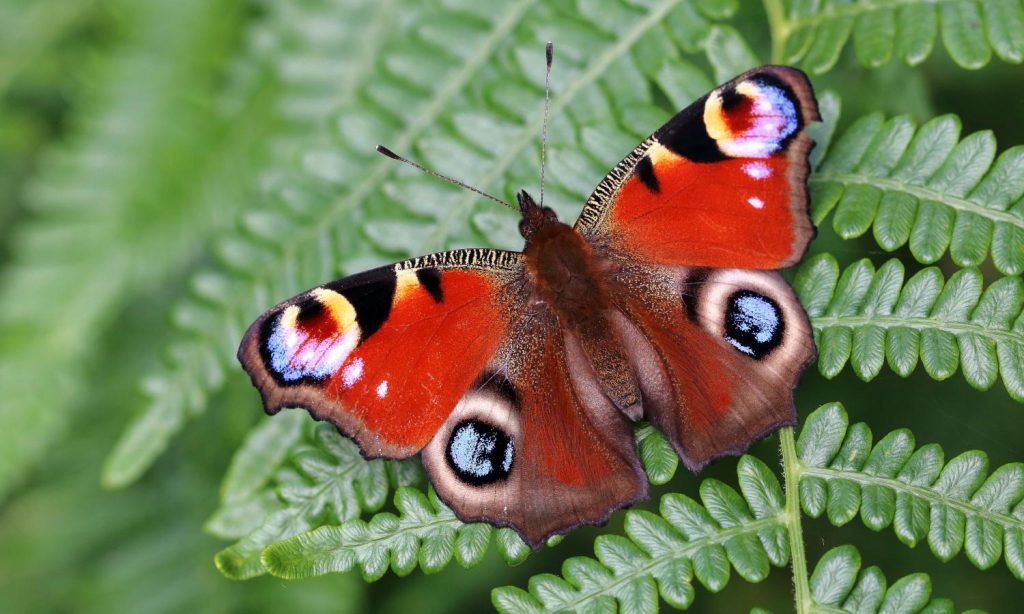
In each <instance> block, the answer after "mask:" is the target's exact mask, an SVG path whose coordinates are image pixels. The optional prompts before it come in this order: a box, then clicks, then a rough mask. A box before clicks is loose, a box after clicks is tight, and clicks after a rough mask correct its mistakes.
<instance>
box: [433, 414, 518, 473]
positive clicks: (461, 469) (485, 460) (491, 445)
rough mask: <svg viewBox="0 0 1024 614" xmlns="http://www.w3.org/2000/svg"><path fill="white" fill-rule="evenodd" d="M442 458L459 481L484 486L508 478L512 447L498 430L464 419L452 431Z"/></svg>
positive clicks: (485, 424) (513, 449)
mask: <svg viewBox="0 0 1024 614" xmlns="http://www.w3.org/2000/svg"><path fill="white" fill-rule="evenodd" d="M444 456H445V460H447V461H448V466H449V467H451V469H452V471H454V472H455V476H456V477H458V478H459V480H460V481H462V482H465V483H467V484H472V485H473V486H483V485H485V484H492V483H494V482H497V481H499V480H504V479H505V478H507V477H508V474H509V472H510V471H511V470H512V461H513V460H514V457H515V446H514V445H513V443H512V438H511V437H509V436H508V435H507V434H506V433H505V432H504V431H502V430H501V429H499V428H497V427H495V426H492V425H490V424H488V423H486V422H483V421H481V420H463V421H462V422H460V423H458V424H456V425H455V428H453V429H452V434H451V437H450V438H449V439H448V445H447V446H446V447H445V454H444Z"/></svg>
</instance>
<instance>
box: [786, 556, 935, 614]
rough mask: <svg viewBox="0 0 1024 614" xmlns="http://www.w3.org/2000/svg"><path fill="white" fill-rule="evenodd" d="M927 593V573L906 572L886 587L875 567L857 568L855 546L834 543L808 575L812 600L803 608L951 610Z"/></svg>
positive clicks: (861, 613) (908, 613) (862, 612)
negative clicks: (906, 574)
mask: <svg viewBox="0 0 1024 614" xmlns="http://www.w3.org/2000/svg"><path fill="white" fill-rule="evenodd" d="M858 572H860V573H858ZM931 594H932V581H931V578H929V577H928V575H927V574H923V573H915V574H910V575H908V576H904V577H902V578H900V579H899V580H896V581H895V582H893V583H892V586H889V585H888V582H887V581H886V579H885V574H883V573H882V570H881V569H879V568H878V567H877V566H874V565H872V566H871V567H868V568H866V569H863V570H861V559H860V552H858V551H857V549H856V548H854V547H853V546H849V545H846V546H838V547H836V548H832V549H831V550H829V551H828V552H826V553H825V554H823V555H822V557H821V559H820V560H819V561H818V564H817V565H815V567H814V572H813V573H812V574H811V598H812V599H813V603H812V604H810V607H808V608H807V609H806V611H807V612H812V613H814V614H819V613H820V614H826V613H839V612H856V613H858V614H873V613H875V612H879V613H881V612H887V613H896V612H900V613H901V614H904V613H905V614H917V613H919V612H920V613H928V614H940V613H948V614H952V613H953V612H955V610H954V609H953V602H952V601H950V600H948V599H941V598H940V599H932V598H931Z"/></svg>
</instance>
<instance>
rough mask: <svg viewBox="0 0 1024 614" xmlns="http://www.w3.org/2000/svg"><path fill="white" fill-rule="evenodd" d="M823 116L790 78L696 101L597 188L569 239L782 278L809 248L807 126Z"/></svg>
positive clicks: (799, 77)
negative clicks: (777, 272) (771, 272)
mask: <svg viewBox="0 0 1024 614" xmlns="http://www.w3.org/2000/svg"><path fill="white" fill-rule="evenodd" d="M817 119H819V117H818V108H817V103H816V102H815V99H814V93H813V91H812V90H811V85H810V83H809V82H808V80H807V77H806V76H805V75H804V74H803V73H802V72H800V71H799V70H796V69H794V68H786V67H781V66H764V67H761V68H757V69H754V70H751V71H748V72H746V73H744V74H742V75H740V76H738V77H736V78H735V79H733V80H732V81H729V82H728V83H726V84H724V85H722V86H720V87H718V88H717V89H715V90H714V91H712V92H711V93H710V94H708V95H706V96H704V97H702V98H700V99H699V100H697V101H696V102H694V103H693V104H691V105H690V106H689V107H687V108H686V109H684V110H683V111H681V112H680V113H679V114H677V115H676V116H675V117H673V118H672V119H671V120H670V121H669V122H668V123H667V124H665V125H664V126H662V128H661V129H659V130H658V131H657V132H655V133H654V134H653V135H652V136H651V137H650V138H648V139H647V140H646V141H644V142H643V143H641V144H640V146H638V147H637V148H636V149H635V150H633V152H632V153H631V154H630V155H629V156H627V157H626V158H625V159H624V160H623V161H622V162H620V163H619V164H618V165H616V167H615V168H614V169H613V170H612V172H611V173H610V174H609V175H608V176H607V177H605V179H604V180H602V181H601V183H600V184H598V186H597V188H596V189H595V190H594V193H593V194H592V195H591V197H590V198H589V199H588V200H587V204H586V206H585V207H584V210H583V212H582V213H581V215H580V219H579V220H578V221H577V222H576V230H577V231H578V232H580V233H581V234H583V235H584V236H587V237H588V238H590V239H591V240H592V241H595V242H598V243H603V244H606V245H607V246H608V247H610V248H612V249H614V250H615V251H619V252H625V253H628V254H632V255H633V256H634V257H636V258H639V259H641V260H646V261H649V262H656V263H661V264H682V265H687V266H705V267H736V268H746V269H777V268H781V267H785V266H789V265H791V264H794V263H796V262H797V261H798V260H799V259H800V257H801V256H802V255H803V253H804V251H805V250H806V248H807V244H808V243H809V242H810V240H811V239H812V238H813V237H814V232H815V231H814V226H813V224H812V223H811V219H810V215H809V213H808V207H807V202H808V201H807V174H808V165H807V156H808V154H809V152H810V150H811V147H812V145H813V141H811V139H810V138H809V137H808V136H807V135H806V133H805V128H806V126H807V124H808V122H810V121H813V120H817Z"/></svg>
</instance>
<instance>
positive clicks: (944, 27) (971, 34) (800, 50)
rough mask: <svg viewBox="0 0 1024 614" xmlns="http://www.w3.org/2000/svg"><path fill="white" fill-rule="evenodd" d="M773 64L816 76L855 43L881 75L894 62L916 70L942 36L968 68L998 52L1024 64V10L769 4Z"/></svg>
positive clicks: (1007, 0)
mask: <svg viewBox="0 0 1024 614" xmlns="http://www.w3.org/2000/svg"><path fill="white" fill-rule="evenodd" d="M765 4H766V5H768V7H769V8H768V12H769V16H770V19H771V21H772V31H773V38H774V39H775V40H774V41H773V43H774V48H775V53H773V58H774V59H775V61H778V62H782V63H786V64H794V63H797V62H799V63H800V64H802V65H803V66H804V67H806V68H807V69H808V70H810V71H811V72H813V73H819V74H820V73H823V72H826V71H828V70H830V69H831V68H832V67H833V66H835V64H836V61H838V59H839V54H840V52H841V51H842V50H843V47H845V46H846V44H847V42H848V41H849V40H850V37H851V36H852V37H853V46H854V51H855V52H856V56H857V59H858V60H859V61H860V63H861V64H863V65H864V66H867V67H871V68H876V67H878V66H881V65H882V64H885V63H886V62H888V61H889V60H890V59H891V58H892V57H893V56H896V57H898V58H899V59H900V60H902V61H903V62H906V63H907V64H909V65H911V66H914V65H917V64H920V63H921V62H923V61H924V60H925V59H926V58H927V57H928V56H929V55H931V52H932V48H933V47H934V45H935V39H936V38H938V36H939V35H940V33H941V35H942V41H943V43H944V44H945V47H946V51H948V52H949V55H950V57H952V58H953V61H955V62H956V63H957V64H959V65H960V66H963V67H964V68H971V69H976V68H981V67H982V66H984V65H986V64H988V62H989V60H990V59H991V57H992V54H993V52H994V53H995V55H996V56H997V57H999V58H1001V59H1002V60H1005V61H1007V62H1012V63H1014V64H1019V63H1020V62H1021V61H1022V60H1024V8H1022V7H1021V4H1020V2H1017V1H1016V0H988V1H983V0H938V1H937V2H936V1H930V0H858V1H856V2H844V1H842V0H824V1H822V2H812V1H808V0H788V1H785V2H784V1H783V0H769V1H768V2H766V3H765Z"/></svg>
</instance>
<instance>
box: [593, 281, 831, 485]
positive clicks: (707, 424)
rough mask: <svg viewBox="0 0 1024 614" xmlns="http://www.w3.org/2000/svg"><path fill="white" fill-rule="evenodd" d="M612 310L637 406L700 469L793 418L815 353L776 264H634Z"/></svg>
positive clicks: (805, 323)
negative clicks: (761, 267)
mask: <svg viewBox="0 0 1024 614" xmlns="http://www.w3.org/2000/svg"><path fill="white" fill-rule="evenodd" d="M615 283H616V285H617V287H618V291H617V292H615V293H614V296H615V297H617V300H616V304H617V307H618V309H619V310H620V311H619V313H618V314H616V315H614V316H613V317H612V318H611V322H612V326H613V328H614V329H615V330H616V332H617V334H618V335H619V337H620V339H622V341H623V344H624V347H626V348H627V350H626V351H627V353H628V354H629V357H630V360H631V363H632V365H633V368H634V372H635V373H636V375H637V378H638V380H639V382H640V387H641V390H642V391H643V395H644V400H643V404H644V414H645V416H646V418H647V419H648V420H650V421H651V422H652V423H654V425H655V426H657V427H658V429H659V430H660V431H662V432H663V433H664V434H665V435H666V436H667V437H668V438H669V440H670V441H671V442H672V444H673V446H674V447H675V449H676V451H677V452H678V453H679V455H680V457H681V458H682V459H683V462H684V463H685V464H686V466H687V467H688V468H690V469H691V470H694V471H697V470H699V469H700V468H701V467H703V466H704V465H706V464H707V463H708V462H709V461H711V460H713V459H715V458H718V457H720V456H723V455H735V454H741V453H743V452H744V451H745V450H746V449H747V447H748V446H749V445H750V444H751V443H752V442H753V441H756V440H758V439H760V438H761V437H764V436H765V435H767V434H768V433H769V432H771V431H774V430H775V429H776V428H778V427H780V426H784V425H792V424H795V423H796V409H795V407H794V405H793V389H794V388H795V386H796V383H797V380H798V379H799V377H800V374H801V373H802V372H803V369H804V367H805V366H806V365H807V363H808V362H809V361H810V360H811V359H812V358H813V357H814V354H815V349H814V342H813V338H812V336H811V328H810V324H809V322H808V320H807V315H806V313H805V312H804V310H803V308H802V307H801V306H800V303H799V302H798V301H797V298H796V295H795V294H794V292H793V290H792V288H790V287H789V285H788V284H786V282H785V281H784V280H783V279H782V277H781V276H779V275H778V274H777V273H774V272H769V271H752V270H741V269H703V268H688V267H672V266H661V267H635V268H631V269H628V270H624V271H623V272H621V273H620V275H619V277H618V278H617V279H616V281H615Z"/></svg>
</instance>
